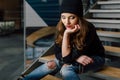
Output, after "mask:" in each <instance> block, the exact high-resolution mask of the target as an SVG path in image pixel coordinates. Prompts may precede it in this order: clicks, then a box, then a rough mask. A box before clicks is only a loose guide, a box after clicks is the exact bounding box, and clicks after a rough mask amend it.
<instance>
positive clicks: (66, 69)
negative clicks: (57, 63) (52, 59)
mask: <svg viewBox="0 0 120 80" xmlns="http://www.w3.org/2000/svg"><path fill="white" fill-rule="evenodd" d="M78 70H79V69H78V66H73V65H63V66H62V68H61V71H60V73H61V75H62V77H63V80H80V78H79V76H78Z"/></svg>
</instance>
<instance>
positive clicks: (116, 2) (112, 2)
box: [97, 1, 120, 4]
mask: <svg viewBox="0 0 120 80" xmlns="http://www.w3.org/2000/svg"><path fill="white" fill-rule="evenodd" d="M97 4H120V1H98V2H97Z"/></svg>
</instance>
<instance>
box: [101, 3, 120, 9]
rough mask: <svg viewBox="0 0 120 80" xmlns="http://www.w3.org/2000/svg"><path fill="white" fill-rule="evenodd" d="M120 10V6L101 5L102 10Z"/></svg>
mask: <svg viewBox="0 0 120 80" xmlns="http://www.w3.org/2000/svg"><path fill="white" fill-rule="evenodd" d="M118 8H119V9H120V4H116V5H101V9H118Z"/></svg>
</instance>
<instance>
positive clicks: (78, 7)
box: [21, 0, 105, 80]
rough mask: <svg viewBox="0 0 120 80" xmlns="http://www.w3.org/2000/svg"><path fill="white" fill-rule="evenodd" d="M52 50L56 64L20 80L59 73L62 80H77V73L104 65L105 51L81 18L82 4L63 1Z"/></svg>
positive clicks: (39, 68)
mask: <svg viewBox="0 0 120 80" xmlns="http://www.w3.org/2000/svg"><path fill="white" fill-rule="evenodd" d="M54 48H55V49H54V51H55V56H56V59H55V60H52V61H48V62H47V63H45V64H43V65H41V66H39V67H38V68H36V69H35V70H34V71H32V72H31V73H30V74H28V75H27V76H25V77H24V78H23V79H21V80H40V78H42V77H44V76H46V75H47V74H55V73H57V72H58V71H60V73H61V75H62V78H63V80H80V77H79V75H78V73H79V74H80V73H84V72H87V71H89V70H93V71H94V70H97V69H100V68H101V67H102V66H103V65H104V62H105V59H104V57H105V54H104V48H103V46H102V44H101V41H100V40H99V38H98V36H97V34H96V30H95V27H94V25H93V24H91V23H90V22H88V21H86V20H85V19H84V18H83V8H82V2H81V0H74V1H72V0H63V2H62V4H61V19H60V21H59V23H58V25H57V33H56V39H55V47H54Z"/></svg>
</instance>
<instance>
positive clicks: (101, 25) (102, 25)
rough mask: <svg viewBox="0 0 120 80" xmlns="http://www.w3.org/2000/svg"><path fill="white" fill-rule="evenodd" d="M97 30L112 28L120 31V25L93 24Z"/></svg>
mask: <svg viewBox="0 0 120 80" xmlns="http://www.w3.org/2000/svg"><path fill="white" fill-rule="evenodd" d="M92 23H93V24H94V25H95V27H96V28H111V29H120V24H117V23H116V24H115V23H111V24H110V23H95V22H92Z"/></svg>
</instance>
